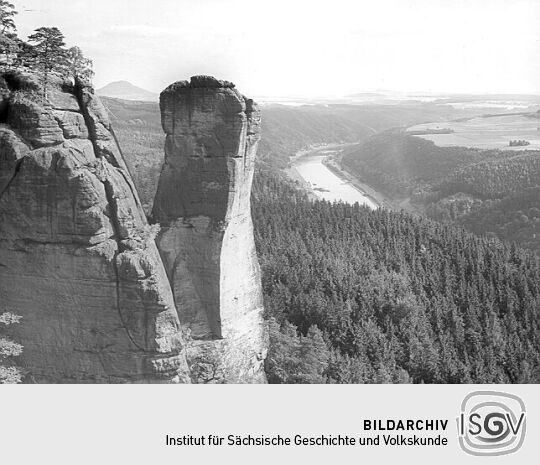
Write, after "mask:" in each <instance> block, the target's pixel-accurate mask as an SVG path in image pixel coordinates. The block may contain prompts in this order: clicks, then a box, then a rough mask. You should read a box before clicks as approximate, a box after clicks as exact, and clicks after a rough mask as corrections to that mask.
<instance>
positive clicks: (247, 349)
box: [153, 76, 267, 382]
mask: <svg viewBox="0 0 540 465" xmlns="http://www.w3.org/2000/svg"><path fill="white" fill-rule="evenodd" d="M160 105H161V113H162V125H163V129H164V131H165V133H166V143H165V164H164V166H163V170H162V173H161V176H160V180H159V185H158V190H157V194H156V198H155V201H154V210H153V217H154V220H156V221H157V222H159V223H160V224H161V232H160V234H159V236H158V240H157V243H158V248H159V250H160V253H161V256H162V258H163V263H164V265H165V268H166V270H167V274H168V276H169V280H170V283H171V287H172V290H173V294H174V297H175V302H176V306H177V309H178V314H179V317H180V321H181V323H182V324H183V325H185V326H186V327H187V328H189V331H190V335H191V338H192V341H193V342H192V343H191V345H190V349H189V350H188V363H189V365H190V369H191V376H192V379H193V381H195V382H264V379H265V378H264V371H263V361H264V357H265V352H266V346H267V343H266V335H265V330H264V324H263V320H262V289H261V280H260V272H259V265H258V261H257V256H256V251H255V244H254V239H253V225H252V220H251V212H250V192H251V184H252V180H253V170H254V160H255V153H256V149H257V144H258V141H259V139H260V135H259V128H260V113H259V111H258V108H257V106H256V105H255V103H254V102H253V101H252V100H250V99H247V98H245V97H244V96H242V95H241V94H240V93H239V92H238V91H237V90H236V89H235V88H234V85H233V84H231V83H229V82H225V81H218V80H216V79H214V78H212V77H208V76H196V77H193V78H191V81H190V82H188V81H180V82H177V83H175V84H172V85H171V86H169V87H168V88H167V89H165V90H164V91H163V92H162V94H161V98H160Z"/></svg>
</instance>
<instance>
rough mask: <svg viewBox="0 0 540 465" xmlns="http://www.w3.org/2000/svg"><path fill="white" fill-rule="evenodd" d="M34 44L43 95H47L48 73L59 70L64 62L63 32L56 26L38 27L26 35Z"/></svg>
mask: <svg viewBox="0 0 540 465" xmlns="http://www.w3.org/2000/svg"><path fill="white" fill-rule="evenodd" d="M28 42H30V43H33V44H34V49H35V52H36V55H37V66H38V69H40V70H41V71H42V72H43V96H44V98H46V97H47V85H48V80H49V74H50V73H51V72H53V71H60V70H61V69H62V66H64V63H65V55H66V51H65V49H64V46H65V42H64V34H62V33H61V32H60V30H59V29H58V28H57V27H40V28H38V29H36V30H35V31H34V34H32V35H31V36H29V37H28Z"/></svg>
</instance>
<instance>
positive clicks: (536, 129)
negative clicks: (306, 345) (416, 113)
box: [407, 114, 540, 150]
mask: <svg viewBox="0 0 540 465" xmlns="http://www.w3.org/2000/svg"><path fill="white" fill-rule="evenodd" d="M443 130H449V133H448V134H441V133H437V134H434V133H431V134H422V135H416V137H422V138H423V139H427V140H431V141H433V142H434V143H435V144H436V145H438V146H440V147H451V146H461V147H475V148H479V149H505V150H538V149H540V119H538V118H531V117H529V116H526V115H524V114H512V115H498V116H482V117H477V118H471V119H469V120H466V121H448V122H444V123H441V122H436V123H427V124H418V125H416V126H411V127H409V128H408V129H407V132H419V131H426V132H428V131H443ZM450 131H453V132H450ZM518 139H522V140H526V141H528V142H530V145H527V146H521V147H510V146H509V143H510V141H511V140H518Z"/></svg>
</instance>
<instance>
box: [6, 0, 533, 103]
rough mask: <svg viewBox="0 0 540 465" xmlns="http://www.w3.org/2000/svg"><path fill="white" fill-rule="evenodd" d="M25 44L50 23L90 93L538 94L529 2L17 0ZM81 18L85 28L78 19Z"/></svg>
mask: <svg viewBox="0 0 540 465" xmlns="http://www.w3.org/2000/svg"><path fill="white" fill-rule="evenodd" d="M15 6H16V8H17V9H18V11H19V15H18V16H17V17H16V23H17V26H18V29H19V35H20V36H21V37H23V38H25V37H26V36H27V35H28V34H30V33H31V32H32V31H33V30H34V29H35V28H37V27H40V26H57V27H59V28H60V30H62V32H63V33H64V34H65V36H66V42H67V45H69V46H71V45H78V46H80V47H81V48H82V49H83V51H84V52H85V54H86V55H87V56H88V57H89V58H91V59H92V60H93V61H94V68H95V71H96V76H95V85H96V87H102V86H104V85H106V84H109V83H111V82H114V81H122V80H125V81H129V82H131V83H132V84H134V85H136V86H139V87H141V88H143V89H147V90H149V91H152V92H156V93H159V92H160V91H161V90H162V89H163V88H164V87H165V86H166V85H168V84H170V83H171V82H174V81H176V80H179V79H187V78H189V77H190V76H192V75H196V74H210V75H214V76H216V77H218V78H220V79H227V80H230V81H233V82H234V83H235V84H236V85H237V86H238V88H240V89H241V91H242V92H244V93H246V94H248V95H252V96H262V97H284V98H286V97H297V98H324V97H340V96H345V95H351V94H356V93H363V92H400V93H406V94H413V93H416V94H422V93H425V94H460V93H461V94H535V95H538V94H540V80H539V79H538V76H540V63H539V61H538V58H537V57H540V30H539V29H538V27H537V25H538V19H540V5H539V4H538V2H537V1H535V0H516V1H513V2H512V4H508V2H506V1H504V0H469V1H462V0H411V1H409V2H407V4H406V5H405V4H404V2H399V1H397V0H380V1H378V2H377V3H376V4H372V2H364V1H349V0H336V1H333V2H331V3H330V2H328V1H325V2H319V1H311V2H307V1H305V0H297V1H295V2H291V1H288V2H287V1H284V0H275V1H273V2H266V1H265V2H259V3H254V2H250V1H247V0H225V1H219V0H199V1H197V2H191V1H184V0H180V1H173V0H161V1H160V2H154V3H148V2H143V1H141V0H131V1H125V0H116V1H107V2H105V1H103V0H95V1H94V2H92V4H91V7H90V8H89V7H88V2H87V1H86V0H72V1H71V2H70V3H69V4H66V3H64V2H59V1H51V0H24V1H15ZM81 12H83V13H84V18H83V19H84V22H80V21H78V20H77V17H78V15H80V14H81Z"/></svg>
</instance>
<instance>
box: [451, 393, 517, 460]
mask: <svg viewBox="0 0 540 465" xmlns="http://www.w3.org/2000/svg"><path fill="white" fill-rule="evenodd" d="M526 421H527V418H526V411H525V403H524V402H523V401H522V400H521V399H520V398H519V397H518V396H516V395H514V394H508V393H505V392H497V391H476V392H472V393H470V394H469V395H467V396H466V397H465V399H464V400H463V402H462V404H461V414H460V416H459V418H458V419H457V422H458V433H459V444H460V446H461V448H462V449H463V450H464V451H465V452H467V453H468V454H471V455H476V456H481V455H484V456H485V455H488V456H489V455H491V456H496V455H507V454H512V453H514V452H516V451H517V450H518V449H519V448H520V447H521V446H522V445H523V441H524V440H525V431H526Z"/></svg>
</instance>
